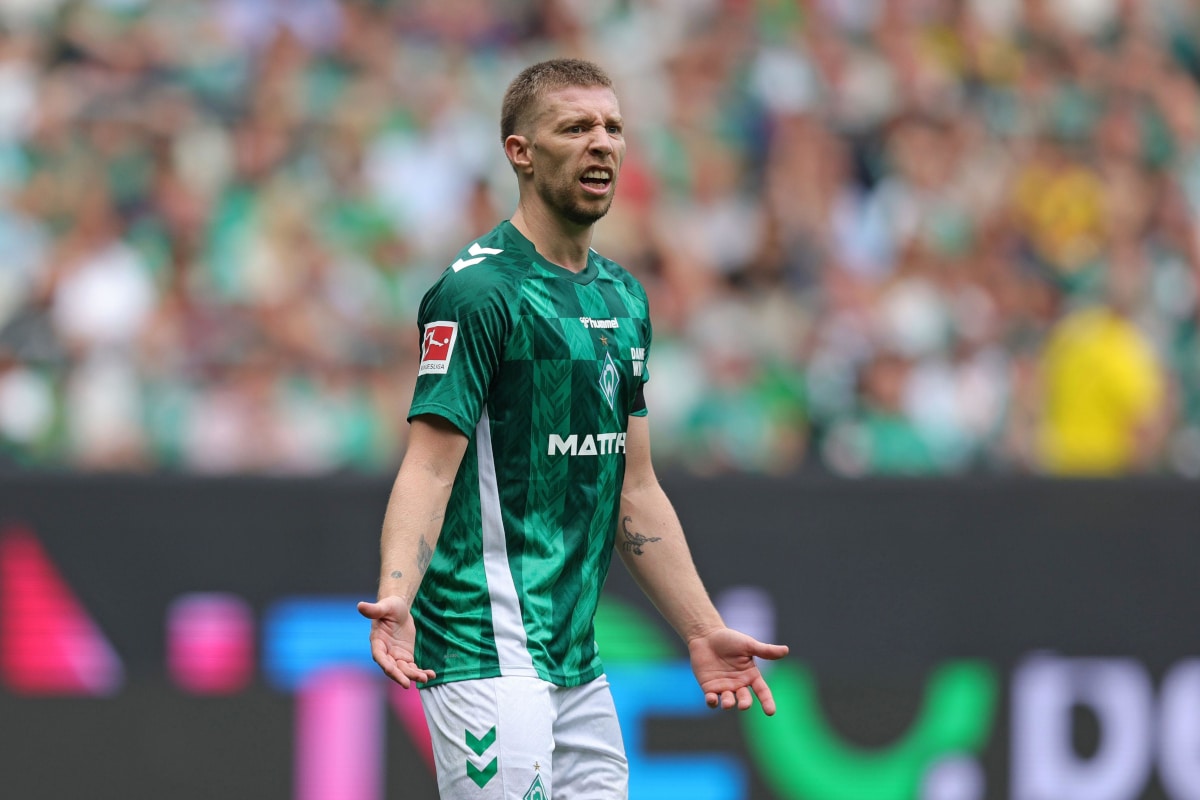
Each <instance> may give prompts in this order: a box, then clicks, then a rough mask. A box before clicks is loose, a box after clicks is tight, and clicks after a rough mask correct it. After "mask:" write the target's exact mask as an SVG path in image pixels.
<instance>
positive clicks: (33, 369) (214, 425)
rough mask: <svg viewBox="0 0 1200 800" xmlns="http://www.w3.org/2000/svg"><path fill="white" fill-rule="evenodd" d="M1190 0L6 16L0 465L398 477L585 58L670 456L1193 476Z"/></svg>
mask: <svg viewBox="0 0 1200 800" xmlns="http://www.w3.org/2000/svg"><path fill="white" fill-rule="evenodd" d="M1198 35H1200V9H1198V8H1197V5H1196V4H1195V3H1191V2H1185V1H1184V0H1143V1H1141V2H1135V0H908V1H906V2H902V1H901V0H823V1H822V0H807V1H806V2H796V0H659V1H657V2H629V1H628V0H626V1H625V2H621V1H620V0H597V1H596V2H583V0H527V1H522V0H501V1H500V2H482V1H481V0H479V1H476V0H436V1H435V0H428V1H427V2H421V1H419V0H411V1H410V2H398V1H397V2H386V1H385V0H374V1H371V0H344V1H343V2H338V1H337V0H211V2H190V1H189V0H173V1H172V2H169V3H168V2H152V1H151V0H72V1H70V2H65V1H62V0H4V2H0V252H2V253H3V254H4V257H3V259H0V464H3V465H4V467H5V468H7V469H9V470H15V469H22V470H23V469H29V468H50V469H62V468H66V469H82V470H101V471H113V470H116V471H138V472H142V471H159V470H169V471H180V472H189V473H193V472H194V473H205V474H212V473H270V474H292V475H296V474H301V475H313V474H326V473H331V472H339V471H353V472H363V473H377V472H389V471H391V470H392V469H394V467H395V465H396V464H397V463H398V459H399V456H400V453H402V451H403V447H404V437H405V432H406V428H407V425H406V424H405V423H404V416H405V414H406V411H407V406H408V402H409V398H410V391H411V384H412V380H413V376H414V375H415V367H414V364H415V360H416V341H417V335H416V333H415V332H414V331H415V327H414V318H415V313H416V307H417V304H418V302H419V299H420V297H421V294H422V292H423V291H424V289H425V288H426V287H427V286H428V285H429V283H430V282H431V281H432V280H433V278H434V277H435V276H436V275H437V274H438V273H439V272H440V271H441V270H442V269H444V267H445V265H446V264H447V263H448V260H449V259H450V257H451V256H452V254H453V253H454V252H456V251H457V249H458V248H459V247H460V246H461V244H462V243H463V242H464V241H469V240H470V238H471V237H473V236H475V235H478V234H480V233H481V232H484V231H486V230H488V229H490V228H491V227H492V226H493V225H494V224H495V222H496V221H498V220H500V219H503V218H506V217H507V216H508V215H509V214H510V213H511V212H512V210H513V208H514V207H515V186H514V181H513V180H512V176H511V173H510V171H509V169H508V166H507V164H506V162H505V160H504V157H503V153H502V150H501V147H500V142H499V135H498V133H497V130H498V123H497V119H498V113H499V102H500V98H501V96H502V94H503V90H504V87H505V86H506V84H507V82H508V81H509V80H510V79H511V78H512V77H513V76H514V75H515V74H516V72H517V71H519V69H520V68H521V67H522V66H524V65H525V64H527V63H529V62H532V61H533V60H536V59H540V58H542V57H547V56H552V55H564V54H566V55H577V56H583V57H586V58H590V59H594V60H596V61H598V62H600V63H602V64H603V65H605V66H606V67H607V68H608V69H609V70H610V71H611V72H612V73H613V75H614V77H615V79H616V81H617V87H618V90H619V93H620V97H621V101H622V105H623V111H624V112H625V116H626V117H627V119H628V122H629V125H630V130H629V140H630V145H629V155H628V161H627V164H626V166H625V170H624V174H623V175H622V179H621V184H620V189H619V192H618V201H617V203H616V204H615V206H614V210H613V212H612V213H611V214H610V215H609V217H608V218H606V219H605V220H604V221H603V222H602V223H601V224H600V226H599V229H598V233H597V236H596V241H595V245H596V247H597V249H599V250H600V251H601V252H603V253H605V254H606V255H608V256H610V257H613V258H615V259H616V260H618V261H620V262H621V263H623V264H625V265H626V266H627V267H628V268H630V269H631V270H632V271H633V272H634V273H635V274H636V275H637V276H638V277H639V278H641V279H642V280H643V281H644V282H645V284H646V285H647V287H648V289H649V291H650V294H651V301H652V307H653V312H654V315H655V320H656V336H655V346H654V352H653V370H652V373H653V376H654V378H656V380H653V381H652V382H651V385H650V387H649V389H650V395H651V396H650V402H651V404H652V407H653V409H654V415H655V431H656V436H657V438H658V440H659V441H658V442H657V443H656V451H657V453H658V456H659V458H660V459H661V463H662V464H663V465H664V466H673V467H678V468H680V469H683V470H688V471H692V472H695V473H698V474H701V475H715V474H725V473H730V472H748V473H769V474H786V473H792V472H803V471H810V470H812V471H820V472H829V473H833V474H836V475H847V476H860V475H874V474H905V475H918V474H919V475H955V474H964V473H988V474H990V473H1002V474H1012V473H1015V474H1038V475H1042V474H1049V475H1118V474H1145V473H1156V474H1179V475H1184V476H1189V477H1196V476H1200V338H1198V337H1197V276H1198V274H1200V273H1198V271H1197V270H1198V269H1200V267H1198V260H1197V242H1196V234H1195V219H1196V216H1197V214H1198V213H1200V88H1198V83H1197V80H1198V77H1200V38H1198Z"/></svg>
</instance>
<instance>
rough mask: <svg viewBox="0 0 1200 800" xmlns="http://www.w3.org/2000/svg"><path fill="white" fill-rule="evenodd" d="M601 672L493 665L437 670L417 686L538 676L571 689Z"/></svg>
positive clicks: (601, 671) (602, 672)
mask: <svg viewBox="0 0 1200 800" xmlns="http://www.w3.org/2000/svg"><path fill="white" fill-rule="evenodd" d="M603 674H604V667H603V666H600V665H597V666H595V667H593V668H592V669H589V670H586V671H584V672H577V673H572V674H571V675H547V674H545V673H543V672H542V671H541V670H539V669H537V668H534V669H530V668H529V667H494V668H492V669H487V670H475V671H473V672H438V674H437V677H436V678H433V679H432V680H428V681H426V682H425V683H419V684H417V686H418V688H421V689H428V688H430V687H433V686H440V685H441V684H443V683H457V682H459V681H475V680H484V679H487V678H539V679H541V680H543V681H546V682H547V683H551V684H554V685H555V686H558V687H561V688H563V689H571V688H574V687H576V686H582V685H583V684H585V683H590V682H591V681H594V680H596V678H599V677H600V676H601V675H603Z"/></svg>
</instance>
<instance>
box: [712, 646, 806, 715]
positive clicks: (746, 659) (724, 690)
mask: <svg viewBox="0 0 1200 800" xmlns="http://www.w3.org/2000/svg"><path fill="white" fill-rule="evenodd" d="M787 653H788V647H787V645H784V644H765V643H763V642H760V641H758V640H757V639H755V638H754V637H752V636H747V635H746V634H744V633H741V632H740V631H735V630H733V629H732V628H717V629H715V630H713V631H711V632H709V633H707V634H705V635H703V636H697V637H696V638H694V639H692V640H690V641H689V642H688V656H689V657H690V658H691V661H692V672H694V673H695V675H696V680H697V681H698V682H699V684H700V688H701V689H703V690H704V702H706V703H707V704H708V706H709V708H718V707H719V708H735V707H736V708H737V709H738V710H740V711H745V710H746V709H748V708H750V706H751V705H753V701H754V697H757V698H758V702H759V705H761V706H762V710H763V713H765V714H766V715H767V716H768V717H769V716H771V715H773V714H774V713H775V698H774V697H772V696H771V688H770V687H769V686H767V682H766V680H764V679H763V676H762V673H761V672H760V671H759V669H758V665H757V664H755V663H754V659H755V658H766V659H770V660H772V661H774V660H776V659H780V658H783V657H784V656H786V655H787ZM752 693H753V694H752Z"/></svg>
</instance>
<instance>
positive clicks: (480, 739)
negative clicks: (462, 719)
mask: <svg viewBox="0 0 1200 800" xmlns="http://www.w3.org/2000/svg"><path fill="white" fill-rule="evenodd" d="M466 734H467V747H469V748H471V752H472V753H474V754H475V755H477V756H482V755H483V754H484V752H485V751H487V749H488V748H489V747H491V746H492V743H493V742H495V741H496V726H495V725H493V726H492V729H491V730H490V731H488V732H487V733H485V734H484V735H483V736H475V735H474V734H472V733H471V732H470V731H467V732H466ZM499 769H500V764H499V760H498V759H495V758H493V759H492V760H491V761H489V762H488V763H487V764H486V765H485V766H484V767H482V768H480V767H477V766H475V764H474V763H473V762H472V761H471V759H469V758H468V759H467V777H468V778H470V779H471V780H473V781H475V785H476V786H478V787H479V788H480V789H482V788H483V787H484V786H487V784H488V781H490V780H491V779H492V778H494V777H496V772H497V771H498V770H499Z"/></svg>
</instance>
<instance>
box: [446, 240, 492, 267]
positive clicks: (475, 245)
mask: <svg viewBox="0 0 1200 800" xmlns="http://www.w3.org/2000/svg"><path fill="white" fill-rule="evenodd" d="M467 252H468V253H470V254H471V255H472V256H474V258H460V259H458V260H457V261H455V262H454V263H453V264H451V265H450V269H452V270H454V271H455V272H458V271H459V270H460V269H463V268H464V267H469V266H472V265H473V264H478V263H479V262H480V261H483V260H484V259H485V258H487V257H488V256H494V255H499V254H500V253H503V252H504V251H503V250H497V249H495V248H494V247H483V246H481V245H480V244H479V242H472V243H471V246H470V247H468V248H467Z"/></svg>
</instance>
